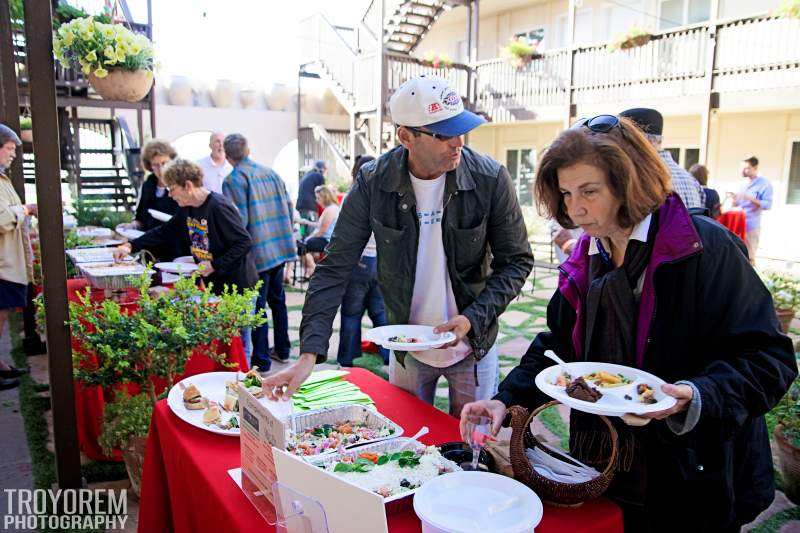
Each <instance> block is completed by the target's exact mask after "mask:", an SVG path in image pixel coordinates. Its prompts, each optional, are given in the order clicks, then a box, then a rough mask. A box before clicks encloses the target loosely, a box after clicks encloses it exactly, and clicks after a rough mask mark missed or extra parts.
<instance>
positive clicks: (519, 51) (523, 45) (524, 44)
mask: <svg viewBox="0 0 800 533" xmlns="http://www.w3.org/2000/svg"><path fill="white" fill-rule="evenodd" d="M538 45H539V41H532V40H530V39H528V38H527V37H524V36H520V37H512V38H511V39H509V41H508V44H506V45H505V46H504V47H503V48H502V49H501V51H500V55H501V56H502V57H504V58H505V59H506V61H508V62H509V63H510V64H511V65H512V66H513V67H515V68H517V69H523V68H525V67H526V66H527V65H528V64H529V63H530V62H531V61H532V60H534V59H536V58H539V57H541V56H542V54H540V53H538V52H537V51H536V48H537V47H538Z"/></svg>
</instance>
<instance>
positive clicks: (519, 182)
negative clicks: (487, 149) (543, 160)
mask: <svg viewBox="0 0 800 533" xmlns="http://www.w3.org/2000/svg"><path fill="white" fill-rule="evenodd" d="M535 163H536V150H534V149H529V148H519V149H510V150H506V168H508V173H509V174H511V182H512V183H513V184H514V190H515V191H516V192H517V199H518V200H519V204H520V205H523V206H532V205H533V181H534V177H535V175H536V172H535Z"/></svg>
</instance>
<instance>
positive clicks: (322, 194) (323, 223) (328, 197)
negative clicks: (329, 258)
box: [303, 185, 339, 278]
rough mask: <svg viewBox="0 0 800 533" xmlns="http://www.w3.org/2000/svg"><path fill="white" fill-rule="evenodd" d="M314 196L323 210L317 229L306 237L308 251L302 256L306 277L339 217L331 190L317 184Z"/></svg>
mask: <svg viewBox="0 0 800 533" xmlns="http://www.w3.org/2000/svg"><path fill="white" fill-rule="evenodd" d="M314 197H315V198H316V200H317V203H318V204H319V205H321V206H322V208H323V211H322V214H321V215H320V216H319V222H317V229H316V230H314V233H312V234H311V235H309V236H308V237H306V240H305V245H306V250H307V251H308V252H309V253H307V254H305V255H304V256H303V263H304V265H305V274H306V277H309V278H310V277H311V276H312V275H313V274H314V269H315V268H316V266H317V265H316V261H319V258H320V254H322V253H323V252H324V251H325V247H326V246H328V243H329V242H330V240H331V235H333V228H334V226H336V220H337V219H338V218H339V203H338V202H337V201H336V196H334V194H333V191H331V189H330V188H329V187H328V186H326V185H319V186H318V187H315V188H314Z"/></svg>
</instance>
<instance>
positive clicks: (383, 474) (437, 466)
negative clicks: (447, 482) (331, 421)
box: [324, 446, 461, 498]
mask: <svg viewBox="0 0 800 533" xmlns="http://www.w3.org/2000/svg"><path fill="white" fill-rule="evenodd" d="M361 450H362V449H361V448H359V449H356V450H353V451H352V452H351V453H352V455H353V456H355V457H356V458H357V457H358V454H359V453H362V451H361ZM386 453H388V454H389V455H391V453H392V452H391V451H387V452H386ZM416 453H417V455H419V464H418V465H414V466H400V462H399V461H397V460H394V461H392V460H390V461H388V462H386V463H384V464H377V465H374V466H372V467H371V469H370V470H369V471H368V472H341V471H340V472H336V471H335V468H336V465H337V464H339V461H330V462H326V463H325V464H324V468H325V471H327V472H330V473H331V474H333V475H335V476H338V477H340V478H342V479H344V480H346V481H348V482H350V483H353V484H354V485H358V486H359V487H361V488H364V489H367V490H370V491H372V492H375V493H377V494H380V495H381V496H383V497H384V498H390V497H392V496H397V495H400V494H403V493H406V492H411V491H413V490H415V489H417V488H419V487H420V486H421V485H422V484H423V483H425V482H426V481H428V480H430V479H433V478H435V477H437V476H439V475H441V474H444V473H447V472H453V471H456V470H461V469H460V468H459V466H458V465H456V464H455V463H454V462H452V461H450V460H448V459H445V458H444V457H443V456H442V454H441V453H439V450H438V448H436V446H427V447H425V446H422V447H420V448H418V449H417V450H416ZM348 455H350V454H348ZM378 455H381V454H380V453H379V454H378Z"/></svg>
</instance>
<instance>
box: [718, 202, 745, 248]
mask: <svg viewBox="0 0 800 533" xmlns="http://www.w3.org/2000/svg"><path fill="white" fill-rule="evenodd" d="M717 222H719V223H720V224H722V225H723V226H725V227H726V228H728V229H729V230H730V231H731V233H733V234H734V235H736V236H737V237H739V238H740V239H742V240H743V241H745V242H746V240H747V220H746V218H745V215H744V211H742V210H741V209H732V210H730V211H725V212H724V213H722V214H721V215H720V216H719V218H718V219H717Z"/></svg>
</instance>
